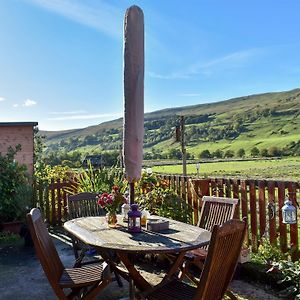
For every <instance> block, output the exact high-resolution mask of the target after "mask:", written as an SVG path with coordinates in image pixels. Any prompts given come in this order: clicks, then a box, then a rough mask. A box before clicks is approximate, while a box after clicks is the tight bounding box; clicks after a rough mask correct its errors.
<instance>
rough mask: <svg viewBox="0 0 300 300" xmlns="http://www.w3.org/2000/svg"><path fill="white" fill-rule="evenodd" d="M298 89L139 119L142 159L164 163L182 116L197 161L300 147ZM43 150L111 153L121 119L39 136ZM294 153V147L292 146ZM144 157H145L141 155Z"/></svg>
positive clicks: (117, 145) (118, 138) (119, 134)
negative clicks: (206, 155) (202, 156)
mask: <svg viewBox="0 0 300 300" xmlns="http://www.w3.org/2000/svg"><path fill="white" fill-rule="evenodd" d="M299 113H300V89H294V90H292V91H287V92H277V93H265V94H258V95H250V96H245V97H239V98H234V99H230V100H225V101H220V102H215V103H209V104H200V105H193V106H185V107H177V108H168V109H164V110H160V111H155V112H152V113H147V114H145V138H144V150H145V157H146V158H147V157H149V158H164V156H168V155H169V154H168V153H169V152H170V150H171V149H174V148H175V149H176V148H178V149H179V144H178V143H175V142H174V132H175V126H176V125H178V121H179V118H178V117H179V116H181V115H184V116H185V122H186V130H185V132H186V141H187V151H188V153H189V154H190V155H194V156H195V157H197V156H198V155H199V153H200V152H201V151H203V150H204V149H209V151H210V152H214V151H216V150H217V149H219V150H222V151H224V152H225V151H227V150H232V151H234V152H236V151H237V150H238V149H240V148H243V149H244V150H245V151H246V156H247V155H250V151H251V149H252V148H253V147H257V148H258V149H259V150H262V149H264V148H267V149H268V148H270V147H278V148H285V147H290V148H291V147H294V146H295V145H294V144H291V143H292V142H298V141H300V117H299ZM41 133H42V134H44V135H46V145H47V150H48V151H51V150H66V151H73V150H80V151H83V152H93V151H101V150H107V151H110V150H117V149H120V147H121V144H122V118H120V119H117V120H113V121H109V122H105V123H102V124H99V125H95V126H90V127H87V128H83V129H74V130H67V131H57V132H41ZM296 146H297V147H299V145H298V144H297V145H296ZM147 153H148V154H147Z"/></svg>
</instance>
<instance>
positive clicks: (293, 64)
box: [0, 0, 300, 130]
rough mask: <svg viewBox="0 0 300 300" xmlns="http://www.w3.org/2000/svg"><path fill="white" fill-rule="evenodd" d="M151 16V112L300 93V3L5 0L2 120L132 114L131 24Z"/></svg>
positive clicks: (0, 36)
mask: <svg viewBox="0 0 300 300" xmlns="http://www.w3.org/2000/svg"><path fill="white" fill-rule="evenodd" d="M133 4H136V5H139V6H140V7H141V8H142V9H143V11H144V16H145V111H146V112H150V111H154V110H158V109H163V108H169V107H177V106H185V105H193V104H200V103H208V102H215V101H218V100H224V99H229V98H233V97H237V96H244V95H249V94H255V93H262V92H272V91H282V90H290V89H293V88H297V87H300V81H299V79H300V55H299V53H300V40H299V28H300V18H299V11H300V1H298V0H287V1H274V0H260V1H258V0H251V1H250V0H248V1H246V0H245V1H240V0H218V1H217V0H189V1H183V0H181V1H178V0H163V1H162V0H147V1H130V0H106V1H100V0H0V112H1V117H0V122H7V121H38V122H39V128H40V129H42V130H61V129H70V128H82V127H86V126H89V125H96V124H99V123H102V122H103V121H107V120H112V119H115V118H118V117H121V116H122V114H123V38H122V34H123V18H124V13H125V11H126V8H127V7H129V6H131V5H133Z"/></svg>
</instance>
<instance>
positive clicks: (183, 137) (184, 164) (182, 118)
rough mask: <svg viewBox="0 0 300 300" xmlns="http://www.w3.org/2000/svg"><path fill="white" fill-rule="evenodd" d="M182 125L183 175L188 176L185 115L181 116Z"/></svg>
mask: <svg viewBox="0 0 300 300" xmlns="http://www.w3.org/2000/svg"><path fill="white" fill-rule="evenodd" d="M180 127H181V153H182V175H183V176H186V148H185V136H184V116H180Z"/></svg>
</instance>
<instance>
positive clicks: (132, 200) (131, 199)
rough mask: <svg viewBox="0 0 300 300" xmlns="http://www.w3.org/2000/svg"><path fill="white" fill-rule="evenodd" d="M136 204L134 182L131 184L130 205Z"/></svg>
mask: <svg viewBox="0 0 300 300" xmlns="http://www.w3.org/2000/svg"><path fill="white" fill-rule="evenodd" d="M133 203H134V182H129V204H130V205H131V204H133Z"/></svg>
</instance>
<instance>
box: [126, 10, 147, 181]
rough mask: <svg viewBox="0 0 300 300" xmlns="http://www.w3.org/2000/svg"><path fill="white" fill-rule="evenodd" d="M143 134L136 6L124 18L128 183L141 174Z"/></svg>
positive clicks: (141, 34) (140, 23)
mask: <svg viewBox="0 0 300 300" xmlns="http://www.w3.org/2000/svg"><path fill="white" fill-rule="evenodd" d="M143 137H144V16H143V11H142V10H141V9H140V8H139V7H138V6H131V7H130V8H128V9H127V11H126V14H125V21H124V126H123V152H124V153H123V155H124V165H125V173H126V178H127V180H128V181H129V182H130V183H133V182H135V181H136V180H138V179H140V177H141V169H142V162H143Z"/></svg>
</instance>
